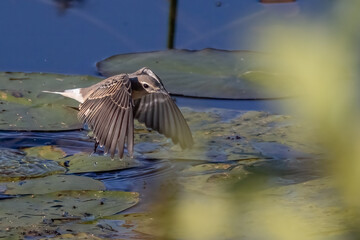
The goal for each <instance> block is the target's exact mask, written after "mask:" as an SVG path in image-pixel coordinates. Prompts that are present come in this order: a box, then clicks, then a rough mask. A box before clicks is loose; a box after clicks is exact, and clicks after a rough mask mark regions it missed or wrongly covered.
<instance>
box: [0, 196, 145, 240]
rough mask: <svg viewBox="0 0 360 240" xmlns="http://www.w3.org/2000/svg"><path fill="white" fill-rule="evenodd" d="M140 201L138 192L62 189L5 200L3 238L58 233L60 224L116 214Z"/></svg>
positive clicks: (1, 225) (1, 223)
mask: <svg viewBox="0 0 360 240" xmlns="http://www.w3.org/2000/svg"><path fill="white" fill-rule="evenodd" d="M138 201H139V194H138V193H134V192H121V191H111V192H110V191H105V192H104V191H62V192H56V193H49V194H41V195H32V196H26V197H20V198H14V199H6V200H2V201H1V208H0V229H1V230H0V237H9V236H11V235H16V234H20V233H25V235H27V234H28V235H31V233H32V231H35V232H37V236H38V237H39V236H48V235H49V233H52V234H56V229H57V227H58V226H59V225H63V224H65V223H66V224H67V225H70V224H71V223H74V222H84V221H88V220H89V219H96V218H100V217H105V216H109V215H113V214H115V213H118V212H121V211H123V210H125V209H127V208H129V207H131V206H134V205H135V204H136V203H137V202H138ZM5 229H6V231H3V230H5Z"/></svg>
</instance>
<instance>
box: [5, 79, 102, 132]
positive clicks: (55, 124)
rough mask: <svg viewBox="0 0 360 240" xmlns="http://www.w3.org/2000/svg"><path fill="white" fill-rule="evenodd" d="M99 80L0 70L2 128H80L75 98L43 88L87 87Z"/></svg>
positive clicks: (54, 89)
mask: <svg viewBox="0 0 360 240" xmlns="http://www.w3.org/2000/svg"><path fill="white" fill-rule="evenodd" d="M98 81H100V79H99V78H96V77H89V76H70V75H62V74H49V73H48V74H46V73H15V72H14V73H10V72H0V86H1V87H0V130H40V131H55V130H69V129H79V128H81V126H82V125H81V123H80V122H79V121H78V119H77V117H76V115H77V110H76V108H77V107H78V103H77V102H76V101H74V100H71V99H67V98H65V97H62V96H58V95H54V94H49V93H43V92H42V91H43V90H49V91H62V90H65V89H70V88H77V87H85V86H90V85H92V84H94V83H96V82H98Z"/></svg>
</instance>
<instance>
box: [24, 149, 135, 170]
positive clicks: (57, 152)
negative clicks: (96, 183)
mask: <svg viewBox="0 0 360 240" xmlns="http://www.w3.org/2000/svg"><path fill="white" fill-rule="evenodd" d="M24 151H25V152H26V153H28V155H29V156H36V157H43V158H47V159H51V160H54V161H57V162H58V163H59V164H60V165H61V166H64V167H66V168H67V169H68V170H69V171H68V173H84V172H105V171H112V170H120V169H125V168H130V167H135V166H138V165H139V163H138V162H137V161H136V160H135V159H130V158H128V157H124V159H122V160H120V159H118V158H115V159H111V158H110V156H102V155H96V154H94V155H90V154H89V153H77V154H74V155H72V156H68V157H65V156H66V154H65V153H64V151H63V150H61V149H60V148H58V147H54V146H40V147H32V148H27V149H24Z"/></svg>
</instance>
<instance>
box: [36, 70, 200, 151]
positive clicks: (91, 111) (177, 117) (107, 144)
mask: <svg viewBox="0 0 360 240" xmlns="http://www.w3.org/2000/svg"><path fill="white" fill-rule="evenodd" d="M43 92H48V93H54V94H60V95H63V96H65V97H69V98H72V99H75V100H76V101H78V102H80V105H79V110H80V111H79V113H78V118H79V120H80V121H81V122H83V123H84V124H87V125H88V126H89V128H90V129H92V130H93V132H94V138H95V148H94V151H96V148H97V146H98V144H100V146H103V147H104V148H105V153H109V152H110V154H111V158H114V155H115V152H116V149H117V150H118V154H119V157H120V158H123V154H124V147H125V144H126V147H127V150H128V153H129V155H130V157H132V156H133V152H134V118H135V119H137V120H138V121H139V122H141V123H144V124H145V126H146V127H148V128H152V129H154V130H156V131H158V132H159V133H161V134H163V135H165V136H166V137H168V138H171V139H172V141H173V142H174V143H175V144H177V143H179V144H180V146H181V148H183V149H185V148H190V147H191V146H192V145H193V139H192V135H191V131H190V128H189V126H188V124H187V123H186V120H185V119H184V116H183V115H182V114H181V112H180V110H179V108H178V107H177V106H176V104H175V103H174V101H173V100H172V98H171V97H170V95H169V93H168V91H166V89H165V87H164V85H163V83H162V82H161V79H160V78H159V77H158V76H157V75H156V74H155V73H154V72H153V71H151V70H150V69H149V68H147V67H143V68H141V69H139V70H137V71H136V72H134V73H131V74H126V73H123V74H119V75H115V76H112V77H109V78H107V79H104V80H103V81H101V82H99V83H97V84H94V85H92V86H90V87H87V88H75V89H69V90H65V91H64V92H51V91H43Z"/></svg>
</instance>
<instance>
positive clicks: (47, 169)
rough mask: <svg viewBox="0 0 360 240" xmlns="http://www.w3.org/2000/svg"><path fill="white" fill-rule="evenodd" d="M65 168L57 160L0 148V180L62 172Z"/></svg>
mask: <svg viewBox="0 0 360 240" xmlns="http://www.w3.org/2000/svg"><path fill="white" fill-rule="evenodd" d="M63 172H65V168H63V167H61V166H60V165H59V164H58V163H57V162H55V161H51V160H45V159H43V158H37V157H30V156H26V155H25V153H23V152H20V151H17V150H12V149H6V148H5V149H0V180H2V181H7V180H12V181H13V180H17V179H24V178H33V177H42V176H47V175H50V174H54V173H63Z"/></svg>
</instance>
